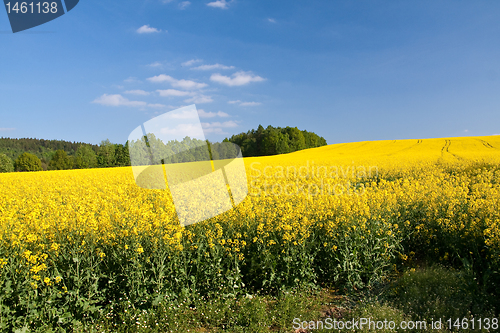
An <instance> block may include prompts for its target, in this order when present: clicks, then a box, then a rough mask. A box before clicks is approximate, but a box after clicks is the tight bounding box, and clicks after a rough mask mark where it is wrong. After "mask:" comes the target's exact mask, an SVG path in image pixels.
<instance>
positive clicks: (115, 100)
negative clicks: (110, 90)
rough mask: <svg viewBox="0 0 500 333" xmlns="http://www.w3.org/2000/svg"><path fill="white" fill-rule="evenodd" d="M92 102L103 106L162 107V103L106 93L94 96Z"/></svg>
mask: <svg viewBox="0 0 500 333" xmlns="http://www.w3.org/2000/svg"><path fill="white" fill-rule="evenodd" d="M92 103H95V104H101V105H105V106H131V107H151V108H163V107H165V105H163V104H149V103H146V102H143V101H130V100H129V99H127V98H125V97H123V96H122V95H120V94H115V95H108V94H104V95H102V96H101V97H99V98H96V99H95V100H94V101H92Z"/></svg>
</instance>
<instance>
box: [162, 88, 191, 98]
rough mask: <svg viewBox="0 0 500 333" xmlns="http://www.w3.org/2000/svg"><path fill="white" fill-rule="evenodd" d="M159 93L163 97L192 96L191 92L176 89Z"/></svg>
mask: <svg viewBox="0 0 500 333" xmlns="http://www.w3.org/2000/svg"><path fill="white" fill-rule="evenodd" d="M157 92H158V93H159V94H160V96H162V97H179V96H189V95H191V94H192V93H191V92H189V91H182V90H176V89H166V90H157Z"/></svg>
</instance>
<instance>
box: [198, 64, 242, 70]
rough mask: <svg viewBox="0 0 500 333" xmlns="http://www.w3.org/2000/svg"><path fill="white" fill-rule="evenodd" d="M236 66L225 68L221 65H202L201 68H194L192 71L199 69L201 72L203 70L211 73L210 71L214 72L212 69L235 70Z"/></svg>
mask: <svg viewBox="0 0 500 333" xmlns="http://www.w3.org/2000/svg"><path fill="white" fill-rule="evenodd" d="M233 68H234V66H224V65H221V64H215V65H201V66H198V67H193V68H191V69H199V70H202V71H209V70H212V69H233Z"/></svg>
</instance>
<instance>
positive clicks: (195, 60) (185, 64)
mask: <svg viewBox="0 0 500 333" xmlns="http://www.w3.org/2000/svg"><path fill="white" fill-rule="evenodd" d="M198 62H201V60H200V59H191V60H188V61H185V62H183V63H182V64H181V65H182V66H187V67H189V66H193V65H194V64H196V63H198Z"/></svg>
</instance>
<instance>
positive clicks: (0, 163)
mask: <svg viewBox="0 0 500 333" xmlns="http://www.w3.org/2000/svg"><path fill="white" fill-rule="evenodd" d="M13 171H14V164H13V163H12V160H11V159H10V158H9V157H7V155H5V154H0V172H13Z"/></svg>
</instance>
